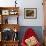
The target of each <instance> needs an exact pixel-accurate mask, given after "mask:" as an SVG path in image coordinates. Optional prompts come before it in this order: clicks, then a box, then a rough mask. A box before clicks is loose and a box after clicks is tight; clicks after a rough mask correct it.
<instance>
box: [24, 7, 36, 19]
mask: <svg viewBox="0 0 46 46" xmlns="http://www.w3.org/2000/svg"><path fill="white" fill-rule="evenodd" d="M26 10H29V11H30V10H35V11H34V12H36V13H34V14H35V17H31V16H28V17H26V14H27V13H26ZM24 19H37V8H24Z"/></svg>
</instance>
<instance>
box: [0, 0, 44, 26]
mask: <svg viewBox="0 0 46 46" xmlns="http://www.w3.org/2000/svg"><path fill="white" fill-rule="evenodd" d="M14 1H15V0H9V1H8V0H0V6H1V7H4V6H5V7H9V6H15V3H14ZM42 2H43V1H42V0H29V1H28V0H21V1H20V0H17V3H18V4H17V6H19V7H20V10H19V15H20V16H19V24H20V25H21V26H43V24H44V23H43V17H44V16H43V6H42ZM24 8H37V19H24ZM11 18H12V17H11ZM9 20H10V19H9Z"/></svg>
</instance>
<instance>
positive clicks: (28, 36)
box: [21, 28, 41, 46]
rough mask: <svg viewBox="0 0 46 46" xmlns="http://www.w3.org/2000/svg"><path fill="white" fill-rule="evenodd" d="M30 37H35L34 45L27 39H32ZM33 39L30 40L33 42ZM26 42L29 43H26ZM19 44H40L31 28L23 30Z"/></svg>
mask: <svg viewBox="0 0 46 46" xmlns="http://www.w3.org/2000/svg"><path fill="white" fill-rule="evenodd" d="M29 39H30V40H29ZM32 39H35V40H34V41H35V44H34V45H31V42H28V41H32ZM34 41H32V42H34ZM28 43H29V44H30V45H27V44H28ZM32 44H33V43H32ZM21 46H41V44H40V42H39V41H38V40H37V35H36V33H35V32H34V30H33V29H32V28H29V29H27V31H26V32H25V35H24V37H23V38H22V42H21Z"/></svg>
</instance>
